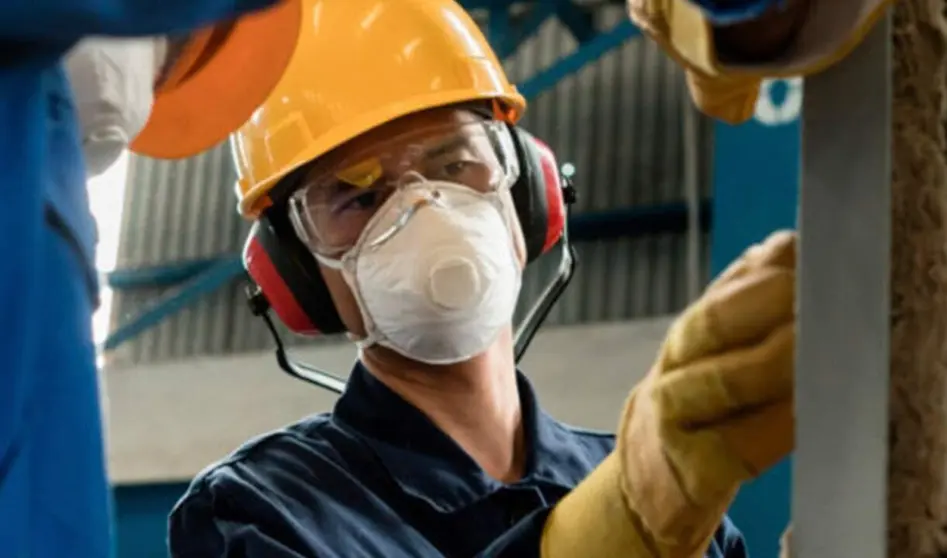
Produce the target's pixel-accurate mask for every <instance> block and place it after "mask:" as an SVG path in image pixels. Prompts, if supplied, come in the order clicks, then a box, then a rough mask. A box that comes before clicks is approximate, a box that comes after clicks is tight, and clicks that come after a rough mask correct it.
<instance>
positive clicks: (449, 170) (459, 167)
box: [444, 161, 473, 176]
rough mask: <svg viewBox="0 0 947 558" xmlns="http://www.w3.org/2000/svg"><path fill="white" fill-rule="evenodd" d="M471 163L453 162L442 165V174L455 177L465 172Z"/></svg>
mask: <svg viewBox="0 0 947 558" xmlns="http://www.w3.org/2000/svg"><path fill="white" fill-rule="evenodd" d="M472 164H473V163H471V162H469V161H453V162H450V163H447V164H446V165H444V174H446V175H447V176H457V175H459V174H461V173H463V172H464V171H465V170H467V169H468V168H469V167H470V166H471V165H472Z"/></svg>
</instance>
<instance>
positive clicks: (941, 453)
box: [866, 0, 947, 558]
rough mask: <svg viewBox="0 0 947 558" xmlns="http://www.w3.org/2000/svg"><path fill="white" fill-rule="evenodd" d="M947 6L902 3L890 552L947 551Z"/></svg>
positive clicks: (897, 557)
mask: <svg viewBox="0 0 947 558" xmlns="http://www.w3.org/2000/svg"><path fill="white" fill-rule="evenodd" d="M945 9H947V2H945V1H944V0H899V1H898V2H897V3H896V5H895V8H894V17H893V20H894V23H893V28H894V31H893V41H894V42H893V46H894V48H893V57H894V58H893V72H894V73H893V97H894V98H893V113H892V119H893V130H892V142H893V160H892V163H893V180H892V204H893V216H892V217H893V221H892V251H893V253H892V267H891V273H892V275H891V281H892V287H891V288H892V292H891V294H892V302H891V304H892V308H891V312H892V314H891V315H892V322H891V399H890V405H891V407H890V412H891V415H890V416H891V418H890V421H891V423H890V431H889V436H890V450H891V451H890V465H889V484H888V556H889V557H891V558H928V557H937V556H947V554H945V552H947V545H945V544H944V537H943V534H942V533H943V528H944V526H945V525H947V499H945V494H944V488H945V482H944V477H945V469H947V385H945V384H947V141H945V130H944V126H945V87H947V75H945V72H947V22H945V17H944V11H945ZM866 226H870V223H866Z"/></svg>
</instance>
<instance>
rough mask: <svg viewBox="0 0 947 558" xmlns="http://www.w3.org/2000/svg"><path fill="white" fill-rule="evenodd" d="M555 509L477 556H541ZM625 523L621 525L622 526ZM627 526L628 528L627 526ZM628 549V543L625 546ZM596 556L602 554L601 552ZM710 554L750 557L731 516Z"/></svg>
mask: <svg viewBox="0 0 947 558" xmlns="http://www.w3.org/2000/svg"><path fill="white" fill-rule="evenodd" d="M550 511H551V509H544V510H539V511H536V512H534V513H532V514H530V515H528V516H526V517H525V518H524V519H523V520H521V521H520V522H519V523H517V524H516V525H515V526H514V527H513V528H512V529H510V530H509V531H507V532H506V533H504V534H503V535H502V536H501V537H500V538H499V539H497V540H496V541H494V542H493V544H491V545H490V546H489V547H488V548H487V549H486V550H485V551H484V552H482V553H481V554H479V555H478V556H477V558H540V557H541V556H542V552H541V548H542V537H543V530H544V527H545V525H546V520H547V519H548V517H549V513H550ZM622 527H625V526H619V528H622ZM626 530H627V529H626ZM625 549H626V550H627V547H626V548H625ZM589 550H590V547H585V548H584V549H582V550H579V551H578V552H577V554H576V556H575V558H585V555H586V554H588V552H589ZM595 556H598V555H597V554H596V555H595ZM622 556H624V557H625V558H650V557H649V556H645V555H638V556H636V555H634V554H622ZM706 556H712V557H714V558H749V553H748V552H747V549H746V541H745V540H744V539H743V534H742V533H741V532H740V530H739V529H737V527H736V526H735V525H734V524H733V522H732V521H731V520H730V518H729V517H727V516H724V517H723V521H722V522H721V523H720V526H719V527H718V528H717V531H716V532H715V533H714V536H713V538H712V539H711V540H710V546H709V548H708V549H707V552H706Z"/></svg>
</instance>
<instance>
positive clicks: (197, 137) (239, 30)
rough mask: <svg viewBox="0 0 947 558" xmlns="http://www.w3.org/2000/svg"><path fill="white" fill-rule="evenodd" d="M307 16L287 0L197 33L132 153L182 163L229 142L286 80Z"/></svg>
mask: <svg viewBox="0 0 947 558" xmlns="http://www.w3.org/2000/svg"><path fill="white" fill-rule="evenodd" d="M342 2H343V3H344V2H345V0H342ZM301 17H302V3H301V0H281V1H280V2H278V3H277V4H276V5H275V6H274V7H272V8H269V9H267V10H264V11H260V12H255V13H252V14H249V15H246V16H244V17H242V18H240V19H237V20H234V21H230V22H226V23H221V24H218V25H215V26H213V27H209V28H206V29H203V30H201V31H198V32H196V33H194V34H192V35H191V36H190V37H189V38H188V39H187V42H186V43H185V45H184V46H183V48H182V50H181V52H180V53H179V56H178V57H177V59H176V60H175V61H174V62H173V66H172V67H171V68H170V69H169V70H168V73H167V77H166V78H165V79H164V81H163V83H161V84H160V86H159V87H158V89H157V90H156V91H155V100H154V105H153V107H152V110H151V115H150V117H149V119H148V122H147V123H146V124H145V127H144V129H142V131H141V132H140V133H139V134H138V136H137V137H136V138H135V139H134V141H132V143H131V145H130V146H129V147H130V149H131V150H132V151H133V152H135V153H138V154H139V155H146V156H149V157H155V158H160V159H178V158H183V157H189V156H192V155H196V154H198V153H200V152H202V151H205V150H207V149H209V148H211V147H213V146H215V145H217V144H218V143H220V142H221V141H223V140H225V139H226V138H227V136H228V135H230V134H231V133H232V132H233V131H234V130H236V129H237V128H238V127H239V126H240V125H241V124H243V123H244V122H246V120H247V119H248V118H249V117H250V115H251V114H253V111H254V110H255V109H256V108H257V107H258V106H260V103H262V102H263V100H264V99H266V97H267V95H269V93H270V91H272V90H273V87H274V86H275V85H276V83H277V82H278V81H279V79H280V77H281V76H282V75H283V71H284V70H285V68H286V64H287V63H288V62H289V60H290V58H291V57H292V54H293V51H294V50H295V48H296V38H297V36H298V30H299V28H300V18H301Z"/></svg>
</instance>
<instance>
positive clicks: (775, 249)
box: [706, 230, 796, 292]
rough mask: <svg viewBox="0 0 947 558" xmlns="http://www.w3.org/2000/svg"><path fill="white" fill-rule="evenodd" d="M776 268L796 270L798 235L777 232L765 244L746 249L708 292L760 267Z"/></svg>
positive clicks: (791, 232)
mask: <svg viewBox="0 0 947 558" xmlns="http://www.w3.org/2000/svg"><path fill="white" fill-rule="evenodd" d="M766 266H775V267H784V268H786V269H795V268H796V233H795V232H793V231H788V230H781V231H776V232H774V233H772V234H770V235H769V236H768V237H766V239H764V240H763V242H760V243H759V244H754V245H753V246H750V247H749V248H747V249H746V251H745V252H744V253H743V255H742V256H740V257H739V258H737V259H736V260H735V261H734V262H733V263H731V264H730V265H729V266H727V268H726V269H724V270H723V272H722V273H720V274H719V275H718V276H717V277H716V278H714V280H713V281H711V283H710V285H708V286H707V289H706V292H710V291H712V290H715V289H716V288H718V287H719V286H720V285H722V284H726V283H728V282H730V281H733V280H734V279H737V278H738V277H743V276H744V275H746V274H747V273H748V272H749V271H750V270H753V269H758V268H760V267H766Z"/></svg>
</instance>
